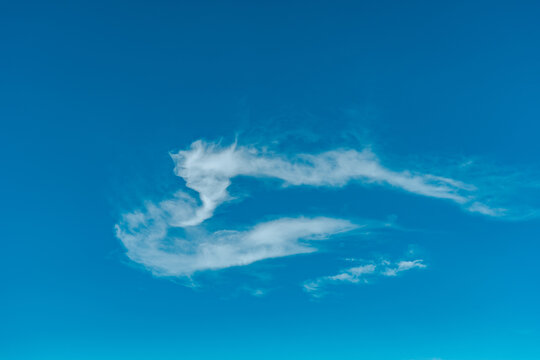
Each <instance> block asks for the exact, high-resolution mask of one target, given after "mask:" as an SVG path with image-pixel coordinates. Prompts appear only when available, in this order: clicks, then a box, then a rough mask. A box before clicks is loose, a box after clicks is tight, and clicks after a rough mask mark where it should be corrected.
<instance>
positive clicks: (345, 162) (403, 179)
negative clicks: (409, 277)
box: [116, 141, 504, 281]
mask: <svg viewBox="0 0 540 360" xmlns="http://www.w3.org/2000/svg"><path fill="white" fill-rule="evenodd" d="M171 157H172V159H173V161H174V163H175V168H174V171H175V174H176V175H178V176H179V177H181V178H182V179H184V180H185V182H186V187H187V188H189V189H191V190H194V191H195V192H196V193H198V198H195V197H193V196H192V195H190V194H189V193H187V192H183V191H178V192H177V193H175V194H174V195H173V196H172V197H171V198H169V199H166V200H164V201H161V202H159V203H151V202H149V203H147V204H146V206H145V208H144V210H139V211H135V212H131V213H126V214H124V215H123V217H122V220H121V221H120V222H119V223H118V224H117V225H116V235H117V237H118V238H119V239H120V240H121V241H122V243H123V244H124V246H125V247H126V249H127V254H128V256H129V258H130V259H131V260H133V261H135V262H137V263H139V264H142V265H144V266H145V267H147V268H148V269H150V270H151V271H152V272H153V273H154V274H156V275H163V276H189V275H191V274H193V273H194V272H196V271H201V270H208V269H222V268H227V267H230V266H240V265H247V264H250V263H253V262H255V261H259V260H263V259H267V258H275V257H282V256H289V255H294V254H301V253H308V252H313V251H315V250H316V248H315V247H313V246H312V245H310V244H311V242H312V240H315V239H319V238H320V239H326V238H328V237H330V236H331V235H334V234H336V233H340V232H344V231H349V230H352V229H353V228H355V227H356V225H354V224H353V223H351V222H350V221H348V220H342V219H333V218H327V217H317V218H306V217H297V218H282V219H277V220H274V221H270V222H265V223H260V224H258V225H255V226H254V227H252V228H251V229H248V230H238V229H237V228H236V229H234V228H233V229H230V230H221V231H217V232H214V233H206V232H205V230H204V229H203V228H202V226H199V225H200V224H201V223H202V222H204V221H205V220H207V219H209V218H211V217H212V216H213V214H214V211H215V209H216V208H217V207H218V206H219V205H220V204H222V203H224V202H226V201H228V200H230V199H231V196H230V195H229V193H228V187H229V186H230V184H231V181H232V179H233V178H235V177H238V176H249V177H256V178H274V179H278V180H281V181H282V182H283V184H284V185H285V186H301V185H303V186H326V187H342V186H344V185H346V184H347V183H349V182H351V181H356V182H358V183H362V184H378V185H385V186H388V187H393V188H396V189H400V190H402V191H407V192H410V193H413V194H418V195H423V196H427V197H432V198H439V199H446V200H449V201H453V202H455V203H457V204H460V205H461V206H463V208H465V209H467V210H468V211H472V212H478V213H481V214H484V215H489V216H498V215H500V214H501V213H502V212H504V209H498V208H490V207H488V206H487V205H485V204H483V203H481V202H479V201H478V200H477V199H475V197H474V192H475V190H476V189H475V187H474V186H472V185H469V184H465V183H463V182H460V181H458V180H455V179H451V178H448V177H442V176H435V175H431V174H423V173H415V172H412V171H408V170H405V171H395V170H391V169H389V168H387V167H384V166H383V165H381V163H380V161H379V160H378V158H377V157H376V156H375V155H374V154H373V153H372V152H371V151H369V150H362V151H356V150H346V149H338V150H332V151H327V152H323V153H319V154H298V155H293V156H286V155H283V154H277V153H273V152H270V151H268V150H260V149H256V148H253V147H247V146H237V145H236V144H234V145H232V146H229V147H220V146H219V145H216V144H212V143H205V142H203V141H196V142H194V143H193V144H192V145H191V147H190V148H189V149H187V150H183V151H179V152H177V153H175V154H171ZM404 266H405V265H404ZM417 267H419V265H418V266H417ZM355 271H360V269H356V270H354V271H353V270H351V271H349V272H348V273H346V274H345V275H342V276H343V277H344V278H347V277H348V278H350V279H357V280H358V281H359V279H360V277H359V276H358V275H359V274H357V273H355ZM388 271H390V272H391V271H392V270H388ZM394 271H395V272H396V273H397V272H399V271H402V270H400V267H399V265H398V268H397V269H394Z"/></svg>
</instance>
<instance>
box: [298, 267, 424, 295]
mask: <svg viewBox="0 0 540 360" xmlns="http://www.w3.org/2000/svg"><path fill="white" fill-rule="evenodd" d="M425 267H426V265H425V264H424V263H423V260H420V259H418V260H411V261H409V260H402V261H399V262H397V263H391V262H390V261H388V260H382V261H380V262H379V263H378V264H373V263H371V264H365V265H361V266H355V267H351V268H348V269H345V270H342V271H341V272H339V273H338V274H336V275H329V276H323V277H320V278H317V279H315V280H310V281H306V282H305V283H304V284H303V287H304V290H305V291H306V292H308V293H310V294H311V295H312V296H314V297H321V296H322V295H323V294H324V292H323V288H324V287H326V286H328V285H331V284H339V283H353V284H357V283H367V282H368V279H369V277H371V276H377V275H378V276H396V275H397V274H398V273H401V272H404V271H407V270H411V269H415V268H416V269H423V268H425Z"/></svg>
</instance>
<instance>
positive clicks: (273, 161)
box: [171, 141, 503, 225]
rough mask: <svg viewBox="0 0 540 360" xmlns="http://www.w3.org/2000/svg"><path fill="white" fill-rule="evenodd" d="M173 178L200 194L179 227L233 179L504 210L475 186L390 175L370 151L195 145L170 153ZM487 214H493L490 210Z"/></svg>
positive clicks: (208, 207)
mask: <svg viewBox="0 0 540 360" xmlns="http://www.w3.org/2000/svg"><path fill="white" fill-rule="evenodd" d="M171 157H172V158H173V160H174V162H175V173H176V175H178V176H180V177H182V178H183V179H184V180H185V181H186V186H187V187H188V188H190V189H193V190H195V191H197V192H198V193H199V194H200V198H201V202H202V206H201V207H200V208H199V209H197V211H196V213H195V214H193V216H192V217H191V218H189V219H186V220H184V222H183V223H182V225H196V224H198V223H200V222H202V221H204V220H206V219H208V218H210V217H212V214H213V211H214V210H215V208H216V207H217V206H219V205H220V204H221V203H223V202H224V201H227V200H228V199H229V194H228V192H227V188H228V187H229V185H230V184H231V179H232V178H234V177H237V176H251V177H265V178H275V179H279V180H282V181H283V182H284V184H285V185H289V186H299V185H309V186H327V187H341V186H344V185H346V184H347V183H348V182H350V181H353V180H356V181H359V182H363V183H367V184H380V185H387V186H390V187H394V188H397V189H401V190H404V191H407V192H410V193H414V194H418V195H423V196H428V197H433V198H439V199H448V200H451V201H454V202H456V203H458V204H462V205H466V204H472V205H470V206H468V207H465V208H466V209H467V210H469V211H471V212H479V213H481V214H484V215H491V216H496V215H498V214H499V213H500V212H501V211H502V210H503V209H490V208H489V207H488V206H487V205H485V204H482V203H480V202H478V201H476V200H475V198H474V191H475V190H476V188H475V187H474V186H473V185H469V184H465V183H463V182H461V181H458V180H454V179H450V178H447V177H442V176H435V175H431V174H421V173H413V172H411V171H408V170H405V171H394V170H391V169H388V168H386V167H384V166H383V165H381V164H380V162H379V160H378V158H377V157H376V156H375V154H373V153H372V152H371V151H370V150H362V151H360V152H359V151H356V150H346V149H338V150H332V151H327V152H323V153H320V154H316V155H312V154H298V155H295V156H284V155H281V154H276V153H271V152H268V151H261V150H258V149H255V148H252V147H245V146H237V145H236V144H233V145H232V146H229V147H226V148H223V147H219V146H218V145H216V144H208V143H205V142H203V141H196V142H194V143H193V144H192V145H191V148H190V149H188V150H183V151H179V152H178V153H176V154H171ZM490 210H491V211H490Z"/></svg>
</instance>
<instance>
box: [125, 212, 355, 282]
mask: <svg viewBox="0 0 540 360" xmlns="http://www.w3.org/2000/svg"><path fill="white" fill-rule="evenodd" d="M167 217H168V214H167V213H166V212H160V211H159V210H158V208H157V207H154V206H151V207H149V208H148V209H147V212H146V213H136V214H128V215H126V216H125V217H124V221H123V222H122V223H121V224H120V225H117V226H116V235H117V236H118V238H120V239H121V240H122V242H123V243H124V245H125V246H126V248H127V250H128V253H127V254H128V257H129V258H130V259H131V260H133V261H135V262H137V263H140V264H143V265H144V266H146V267H147V268H148V269H149V270H151V271H152V272H153V273H154V274H156V275H160V276H189V275H191V274H192V273H194V272H196V271H201V270H209V269H223V268H227V267H231V266H240V265H248V264H251V263H253V262H255V261H259V260H263V259H268V258H276V257H283V256H289V255H295V254H303V253H310V252H313V251H316V248H315V247H313V245H312V243H313V242H314V241H317V240H323V239H326V238H328V237H329V236H331V235H335V234H338V233H341V232H345V231H349V230H352V229H354V228H355V227H356V225H354V224H352V223H351V222H349V221H347V220H341V219H333V218H326V217H316V218H305V217H299V218H282V219H278V220H274V221H269V222H264V223H260V224H258V225H256V226H254V227H253V228H251V229H249V230H245V231H235V230H229V231H218V232H215V233H210V234H202V233H201V232H200V231H199V232H197V233H196V234H192V235H187V236H184V237H176V236H174V235H171V234H169V233H168V227H169V226H170V223H168V220H167Z"/></svg>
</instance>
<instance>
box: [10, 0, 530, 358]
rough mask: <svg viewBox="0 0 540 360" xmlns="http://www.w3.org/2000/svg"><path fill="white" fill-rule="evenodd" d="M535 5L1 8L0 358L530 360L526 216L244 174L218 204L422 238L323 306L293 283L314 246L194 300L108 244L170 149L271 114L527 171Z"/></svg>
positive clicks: (416, 150) (390, 245) (405, 242)
mask: <svg viewBox="0 0 540 360" xmlns="http://www.w3.org/2000/svg"><path fill="white" fill-rule="evenodd" d="M539 18H540V5H538V3H537V2H534V1H531V2H521V1H507V2H498V1H485V2H480V1H472V2H471V1H452V2H433V1H423V2H422V1H408V2H404V1H350V2H349V1H338V2H330V1H287V2H262V1H256V2H247V1H246V2H215V3H211V2H187V1H184V2H172V1H171V2H165V1H163V2H161V1H160V2H150V1H148V2H141V1H129V2H128V1H125V2H122V1H107V2H98V1H87V2H81V1H66V2H63V3H60V2H58V3H57V2H52V1H48V2H35V3H31V2H26V1H16V2H15V1H12V2H9V1H1V2H0V41H1V42H0V46H1V48H0V51H1V55H0V121H1V129H0V159H1V160H0V164H1V173H2V175H1V176H0V189H1V190H0V191H1V202H2V206H1V207H0V215H1V216H0V219H1V224H2V234H1V252H0V253H1V258H2V260H1V261H0V267H1V269H0V274H1V275H0V279H1V283H0V285H1V286H0V288H1V290H0V358H2V359H57V360H58V359H276V358H280V359H302V358H303V359H370V360H379V359H381V360H382V359H384V360H386V359H388V360H400V359H403V360H430V359H433V358H440V359H444V360H482V359H486V360H497V359H501V360H503V359H504V360H509V359H516V360H528V359H530V360H533V359H539V358H540V309H539V304H540V282H539V280H538V279H539V275H540V270H539V267H538V253H539V250H540V244H539V243H538V240H539V235H540V227H539V226H538V225H539V223H538V221H537V220H532V221H525V222H506V221H497V220H493V219H489V218H485V217H481V216H473V215H471V214H467V213H465V212H463V211H461V210H460V209H459V208H458V207H457V206H454V205H452V204H449V203H446V202H440V201H436V200H433V199H426V198H420V197H416V196H413V195H407V194H402V193H397V192H390V191H387V190H385V189H376V190H374V189H362V188H359V187H348V188H347V189H346V191H344V192H336V191H323V192H322V193H320V194H319V193H317V199H316V200H313V198H314V194H315V192H313V191H310V190H299V191H297V192H294V193H293V192H292V191H291V192H290V193H287V192H285V193H280V194H275V193H273V192H271V191H268V192H267V190H265V189H258V190H257V189H256V187H254V188H253V191H254V192H257V196H253V197H250V198H249V199H247V200H246V202H245V203H243V204H242V206H238V212H236V213H235V214H234V215H231V216H235V217H238V218H246V219H250V220H251V219H254V220H255V219H257V218H260V216H263V215H265V214H279V213H281V212H283V210H284V208H287V209H288V210H287V211H291V212H294V211H295V210H298V211H302V209H306V206H308V209H309V208H310V207H313V208H317V209H318V208H324V209H327V210H328V212H329V213H337V214H339V213H340V212H341V213H342V214H343V213H349V214H353V215H354V216H357V217H366V218H379V219H383V218H385V217H386V216H389V215H395V216H396V218H397V219H398V220H399V223H400V224H401V225H403V226H406V227H408V228H414V229H419V228H421V229H423V230H424V231H421V232H410V233H402V234H396V233H388V234H387V235H386V236H381V238H382V239H386V240H378V241H379V242H380V241H387V244H386V245H385V247H386V248H387V251H395V253H396V254H399V253H400V251H403V249H406V248H407V247H408V246H409V245H411V244H412V245H414V246H417V247H418V248H420V249H423V250H422V251H424V252H425V254H424V255H425V257H426V259H427V260H428V262H429V267H428V268H427V269H425V270H422V271H418V272H414V273H413V272H411V273H407V274H405V275H404V276H402V277H399V278H395V279H384V280H381V281H377V282H375V283H374V284H370V285H368V286H349V287H343V288H340V289H339V291H337V292H338V294H336V295H335V296H329V297H327V298H325V299H323V300H322V301H310V299H309V297H308V296H307V295H306V294H305V293H303V292H302V290H301V288H300V287H299V282H300V281H301V279H305V277H306V276H307V275H308V271H307V270H306V268H309V267H313V266H314V265H316V264H317V261H318V259H320V258H319V257H318V256H319V255H314V257H311V258H309V259H308V258H307V257H305V258H303V257H300V259H298V260H297V261H292V260H291V259H279V261H274V263H275V264H276V268H275V269H274V270H273V276H274V280H271V281H270V287H272V286H273V285H276V286H277V285H279V286H277V290H275V291H271V292H269V294H268V295H267V296H264V297H260V298H259V297H253V296H249V295H248V294H246V293H243V292H241V291H240V292H238V291H237V290H236V289H237V288H238V286H240V284H241V283H242V277H243V276H245V273H242V271H241V270H234V269H232V270H227V271H229V272H230V274H229V275H228V276H227V277H226V279H227V281H226V282H222V281H216V282H215V283H217V284H218V285H216V286H215V287H214V288H213V287H212V285H211V284H212V282H209V283H208V284H207V288H205V289H198V290H194V289H190V288H187V287H184V286H182V285H180V284H177V283H175V282H173V281H169V280H163V279H156V278H153V277H152V276H151V275H150V274H149V273H147V272H144V271H141V270H140V269H138V268H136V267H133V266H130V264H129V262H128V261H127V259H126V258H125V256H124V250H123V248H122V246H121V244H120V242H119V241H118V240H117V239H116V238H115V237H114V233H113V225H114V223H115V222H116V221H117V220H118V216H119V214H120V212H121V211H124V210H126V209H131V207H132V206H133V205H137V201H140V200H141V198H144V197H156V198H159V196H161V195H162V194H165V193H167V191H168V190H169V189H170V188H173V187H174V186H175V185H176V186H177V185H178V179H177V178H175V177H174V176H173V174H172V166H173V164H172V162H171V161H170V159H169V157H168V151H171V150H174V149H180V148H184V147H186V146H188V145H189V144H190V143H191V142H192V141H194V140H196V139H199V138H206V139H210V140H213V139H217V138H219V137H222V136H224V137H227V138H228V139H229V140H230V139H231V138H232V137H233V136H234V134H235V132H236V131H239V129H240V130H241V129H251V130H254V129H253V127H255V126H264V124H265V123H266V122H267V121H270V120H271V119H286V120H282V121H281V122H282V123H286V121H291V122H295V123H296V124H301V126H305V127H306V128H310V129H312V130H313V131H316V132H318V133H322V134H325V133H328V134H329V133H331V132H332V131H334V129H335V127H336V124H349V125H351V124H352V125H351V126H356V128H357V129H358V130H361V131H365V132H368V134H367V135H366V136H367V137H369V138H370V139H375V142H376V143H378V144H379V145H380V146H381V147H382V148H384V149H385V150H386V152H387V153H389V154H398V155H407V156H411V157H415V156H417V157H420V158H421V157H429V156H433V157H449V156H453V157H456V158H459V157H481V158H485V159H489V160H491V161H493V162H494V163H497V164H499V165H500V166H503V167H504V166H506V167H524V168H526V167H530V166H536V165H537V163H538V159H539V157H540V146H539V145H538V134H539V133H540V125H539V121H538V119H539V118H540V109H539V106H538V99H539V94H540V47H539V46H538V41H539V39H540V22H539V21H538V19H539ZM349 125H347V126H349ZM340 126H341V125H340ZM344 126H345V125H344ZM525 196H526V194H525ZM291 197H292V198H291ZM351 198H355V199H356V198H358V199H362V201H357V202H352V203H350V204H349V205H348V207H347V208H346V209H345V210H344V208H343V207H341V205H339V204H342V203H343V202H346V201H347V199H351ZM293 199H294V200H293ZM308 200H309V201H308ZM287 201H290V204H288V203H287ZM306 202H308V203H309V204H307V205H306ZM294 204H296V205H294ZM223 216H225V215H223ZM379 245H380V244H379ZM362 246H365V247H366V248H367V250H366V251H371V250H370V249H369V247H370V245H368V244H363V245H362ZM357 250H358V249H357ZM373 251H375V250H373ZM272 261H273V260H272ZM272 261H270V264H273V263H272ZM320 263H323V262H322V261H320ZM277 265H279V266H277ZM254 266H269V265H260V264H256V265H254ZM321 266H323V267H324V266H325V265H321ZM235 271H238V272H239V274H237V275H235ZM324 271H325V269H318V270H317V272H320V273H321V274H325V272H324ZM309 275H310V276H313V275H317V274H316V273H314V272H310V273H309ZM272 281H274V282H275V284H274V283H273V282H272ZM208 287H209V288H208Z"/></svg>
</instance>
